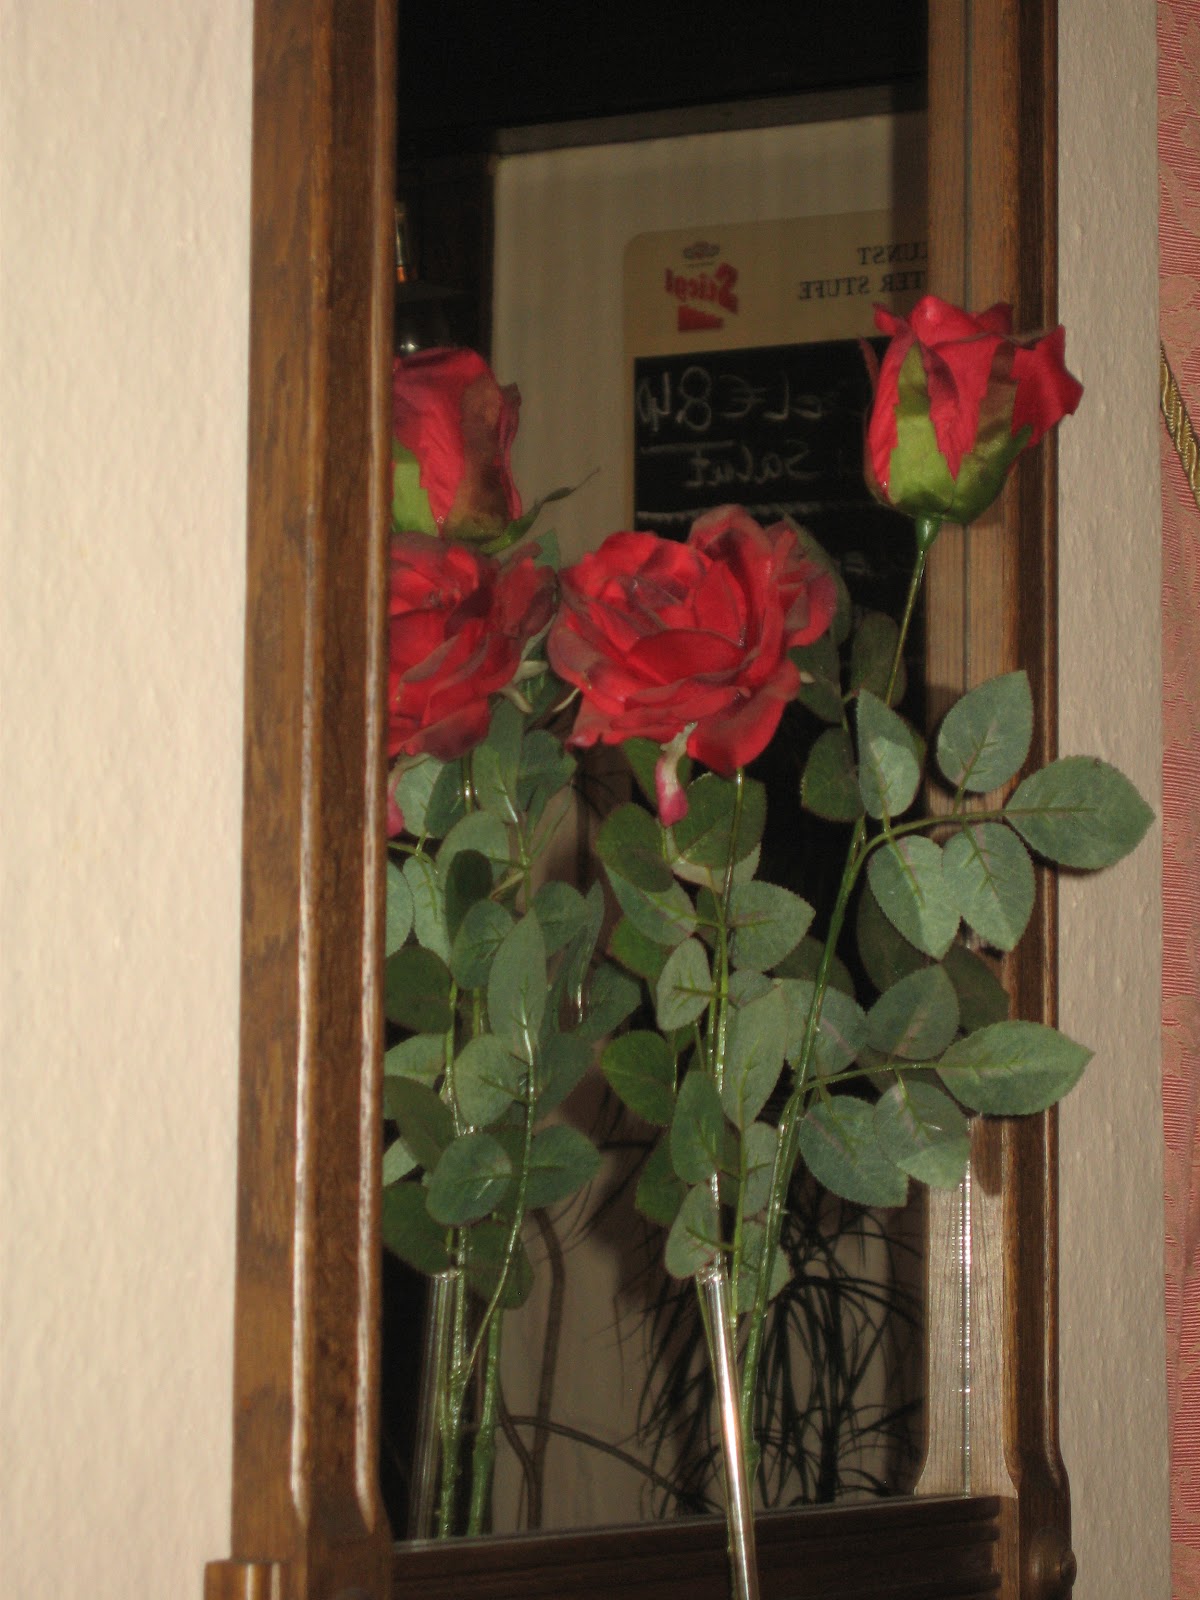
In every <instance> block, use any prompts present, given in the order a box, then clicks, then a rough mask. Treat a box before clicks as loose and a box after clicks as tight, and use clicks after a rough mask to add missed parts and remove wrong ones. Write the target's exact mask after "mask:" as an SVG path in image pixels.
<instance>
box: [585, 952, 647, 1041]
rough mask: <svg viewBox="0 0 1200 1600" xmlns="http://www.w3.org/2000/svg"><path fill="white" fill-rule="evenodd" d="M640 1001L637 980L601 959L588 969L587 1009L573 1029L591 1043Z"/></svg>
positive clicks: (608, 1031)
mask: <svg viewBox="0 0 1200 1600" xmlns="http://www.w3.org/2000/svg"><path fill="white" fill-rule="evenodd" d="M641 1001H642V987H641V984H639V983H635V982H634V981H633V979H632V978H630V977H628V976H626V974H625V973H623V972H621V971H620V970H619V969H618V968H617V967H614V966H613V965H612V963H611V962H608V961H606V962H604V963H603V965H601V966H599V967H597V968H596V970H595V972H593V973H592V981H591V983H590V984H589V985H588V995H587V1011H586V1013H585V1015H584V1019H583V1021H582V1022H581V1023H580V1025H579V1028H578V1030H577V1031H578V1034H579V1037H580V1038H581V1039H586V1040H588V1041H589V1042H590V1043H592V1044H595V1043H597V1042H598V1041H599V1040H601V1039H603V1038H604V1037H605V1035H606V1034H610V1033H615V1032H616V1030H617V1029H618V1028H619V1027H620V1026H621V1024H622V1023H623V1022H624V1021H625V1019H626V1017H630V1016H632V1015H633V1013H634V1012H635V1011H636V1010H637V1008H638V1006H639V1005H640V1004H641Z"/></svg>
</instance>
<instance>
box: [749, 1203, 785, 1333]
mask: <svg viewBox="0 0 1200 1600" xmlns="http://www.w3.org/2000/svg"><path fill="white" fill-rule="evenodd" d="M766 1243H767V1230H766V1228H765V1227H764V1226H763V1224H762V1223H761V1222H747V1223H744V1224H743V1226H742V1263H741V1271H740V1272H739V1273H738V1280H737V1309H738V1311H739V1312H740V1313H745V1312H747V1311H750V1310H752V1309H753V1307H754V1296H755V1294H756V1292H757V1290H758V1279H759V1275H760V1274H761V1272H762V1259H763V1252H764V1250H765V1248H766ZM791 1275H792V1272H791V1268H790V1267H789V1265H788V1259H787V1257H786V1256H785V1255H784V1253H783V1251H782V1250H776V1252H775V1260H774V1262H773V1263H772V1266H771V1282H770V1285H769V1286H768V1288H767V1304H768V1305H770V1303H771V1301H772V1300H774V1299H775V1297H776V1295H777V1294H778V1293H779V1292H780V1290H781V1289H782V1288H783V1286H784V1284H786V1283H787V1281H788V1279H789V1278H790V1277H791Z"/></svg>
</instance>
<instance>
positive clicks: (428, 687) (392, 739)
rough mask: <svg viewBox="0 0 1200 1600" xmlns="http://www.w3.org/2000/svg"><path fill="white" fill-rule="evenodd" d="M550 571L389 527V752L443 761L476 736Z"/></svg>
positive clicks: (539, 624) (529, 559)
mask: <svg viewBox="0 0 1200 1600" xmlns="http://www.w3.org/2000/svg"><path fill="white" fill-rule="evenodd" d="M553 610H554V574H553V573H552V572H550V571H549V570H548V569H547V568H544V567H537V566H535V565H534V563H533V556H532V554H530V553H529V552H528V551H524V552H522V554H521V555H520V556H519V557H518V558H517V559H516V560H514V561H509V562H507V563H504V564H503V565H502V564H501V563H500V562H498V561H496V560H494V559H493V558H492V557H490V556H485V555H482V554H480V552H479V551H477V550H472V549H471V548H470V547H469V546H467V545H461V544H453V543H446V542H443V541H441V540H437V539H429V538H427V537H426V536H425V535H424V534H403V533H402V534H397V535H396V536H395V537H394V538H393V539H392V549H391V584H390V592H389V599H388V756H389V759H390V758H394V757H396V756H398V755H407V756H417V755H425V754H429V755H433V756H436V757H437V758H438V760H439V761H452V760H453V759H454V758H455V757H457V756H461V755H463V754H465V753H466V752H467V751H468V750H471V749H473V748H474V747H475V745H477V744H478V743H479V742H480V741H481V740H482V739H483V738H484V737H485V736H486V734H487V731H488V724H489V722H490V720H491V708H490V705H489V696H491V695H493V694H495V693H496V692H497V690H500V689H503V688H504V687H505V685H506V684H508V683H510V682H511V681H512V678H513V675H514V674H515V672H516V670H517V668H518V667H519V666H520V664H521V658H522V655H523V653H524V651H525V647H526V645H527V644H528V643H529V641H530V640H531V639H534V638H536V637H537V635H538V634H539V633H540V632H541V631H542V629H543V628H544V627H545V626H546V624H547V623H548V622H549V621H550V617H551V614H552V612H553Z"/></svg>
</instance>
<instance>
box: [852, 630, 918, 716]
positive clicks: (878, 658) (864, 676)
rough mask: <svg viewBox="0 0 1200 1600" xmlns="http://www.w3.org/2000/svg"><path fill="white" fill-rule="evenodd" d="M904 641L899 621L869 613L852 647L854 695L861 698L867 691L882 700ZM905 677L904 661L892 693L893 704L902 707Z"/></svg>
mask: <svg viewBox="0 0 1200 1600" xmlns="http://www.w3.org/2000/svg"><path fill="white" fill-rule="evenodd" d="M899 641H900V629H899V627H898V626H897V625H896V623H895V621H894V620H893V619H892V618H891V617H889V616H887V615H886V613H885V612H882V611H868V612H866V613H865V615H864V616H863V619H862V621H861V622H860V623H859V625H858V627H857V628H856V629H855V632H854V639H853V642H852V643H851V646H850V692H851V693H852V694H857V693H858V691H859V690H861V689H865V690H866V691H867V692H868V693H869V694H873V695H874V696H875V697H876V698H877V699H879V700H882V699H883V698H884V695H885V692H886V690H887V682H888V677H889V675H890V673H891V670H892V662H893V660H894V659H895V655H896V646H897V644H898V643H899ZM904 690H905V673H904V661H903V659H901V662H900V668H899V671H898V672H897V674H896V683H895V687H894V688H893V690H892V696H891V704H892V705H899V704H900V702H901V701H902V700H903V699H904Z"/></svg>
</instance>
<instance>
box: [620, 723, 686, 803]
mask: <svg viewBox="0 0 1200 1600" xmlns="http://www.w3.org/2000/svg"><path fill="white" fill-rule="evenodd" d="M621 749H622V750H623V751H624V752H625V759H626V760H627V761H628V762H629V767H630V770H631V771H632V773H633V776H634V779H635V781H636V783H637V786H638V788H639V789H640V790H641V791H642V793H643V795H645V797H646V799H647V801H648V802H649V803H650V805H652V806H653V807H654V808H655V811H656V812H657V810H658V787H657V784H656V782H655V777H654V771H655V768H656V767H657V766H658V759H659V757H660V756H661V755H662V745H660V744H656V743H655V742H654V740H653V739H626V740H625V741H624V743H623V744H622V745H621ZM691 775H692V763H691V758H690V757H689V756H684V758H683V760H682V761H681V762H680V763H679V781H680V783H681V784H682V785H683V786H684V788H685V789H686V788H687V785H688V780H689V779H690V778H691Z"/></svg>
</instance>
